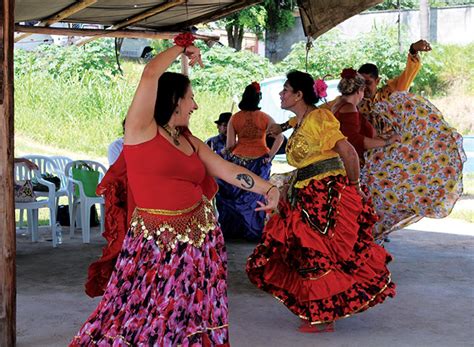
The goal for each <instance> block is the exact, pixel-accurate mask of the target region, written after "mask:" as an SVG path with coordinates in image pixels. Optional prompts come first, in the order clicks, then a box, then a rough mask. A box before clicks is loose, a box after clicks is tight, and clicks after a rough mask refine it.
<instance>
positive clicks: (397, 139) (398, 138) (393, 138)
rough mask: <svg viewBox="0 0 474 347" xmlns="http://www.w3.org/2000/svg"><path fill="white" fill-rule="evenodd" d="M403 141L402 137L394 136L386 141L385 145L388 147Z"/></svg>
mask: <svg viewBox="0 0 474 347" xmlns="http://www.w3.org/2000/svg"><path fill="white" fill-rule="evenodd" d="M401 140H402V137H401V136H400V135H398V134H394V135H392V136H390V137H389V138H388V139H387V140H386V141H385V145H386V146H388V145H391V144H393V143H395V142H400V141H401Z"/></svg>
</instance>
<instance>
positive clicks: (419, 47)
mask: <svg viewBox="0 0 474 347" xmlns="http://www.w3.org/2000/svg"><path fill="white" fill-rule="evenodd" d="M410 48H412V49H413V50H414V51H415V52H417V53H418V52H429V51H431V45H430V43H429V42H428V41H425V40H419V41H416V42H414V43H412V44H411V46H410Z"/></svg>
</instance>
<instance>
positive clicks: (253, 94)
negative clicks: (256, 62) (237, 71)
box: [239, 84, 262, 111]
mask: <svg viewBox="0 0 474 347" xmlns="http://www.w3.org/2000/svg"><path fill="white" fill-rule="evenodd" d="M261 98H262V93H260V92H257V89H255V86H254V85H253V84H249V85H248V86H247V87H245V90H244V93H243V94H242V100H241V101H240V102H239V108H240V109H241V110H242V111H256V110H260V107H258V104H259V103H260V99H261Z"/></svg>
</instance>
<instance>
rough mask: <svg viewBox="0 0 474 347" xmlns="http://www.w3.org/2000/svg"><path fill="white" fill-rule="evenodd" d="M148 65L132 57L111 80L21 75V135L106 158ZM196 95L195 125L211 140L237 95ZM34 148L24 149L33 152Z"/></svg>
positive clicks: (18, 105)
mask: <svg viewBox="0 0 474 347" xmlns="http://www.w3.org/2000/svg"><path fill="white" fill-rule="evenodd" d="M142 69H143V65H140V64H136V63H132V62H127V63H126V64H124V71H125V76H124V77H120V78H116V79H115V80H113V81H112V82H111V83H109V84H104V83H103V82H102V81H99V80H95V79H94V78H89V79H88V81H87V82H83V81H79V80H62V79H54V78H53V77H51V76H48V75H36V76H34V77H33V76H32V75H26V76H20V77H17V78H16V80H15V85H16V88H15V134H16V135H17V136H19V137H20V138H27V139H31V140H33V141H35V142H37V143H40V144H48V145H49V146H51V147H55V148H59V149H62V150H66V151H70V152H73V153H84V154H85V155H89V156H93V157H105V156H106V154H107V146H108V145H109V144H110V143H111V142H112V141H113V140H115V139H116V138H117V137H120V136H121V132H122V130H121V122H122V120H123V118H124V117H125V115H126V113H127V110H128V107H129V105H130V103H131V100H132V97H133V94H134V92H135V88H136V85H137V83H138V79H139V77H140V74H141V70H142ZM196 100H197V102H198V105H199V109H198V110H197V111H196V112H195V113H194V114H193V115H192V118H191V124H190V127H191V131H192V132H193V133H194V134H195V135H196V136H197V137H199V138H201V139H203V140H205V139H207V138H208V137H210V136H211V135H214V134H216V132H217V130H216V128H215V124H214V122H213V121H214V120H215V119H217V117H218V115H219V113H221V112H225V111H230V107H231V105H232V99H231V97H226V96H221V95H217V94H214V93H209V92H204V93H196ZM24 142H25V143H24V145H25V146H26V147H28V144H27V141H24ZM30 147H34V145H33V146H30ZM33 149H34V148H24V149H20V151H21V152H23V153H28V152H32V150H33Z"/></svg>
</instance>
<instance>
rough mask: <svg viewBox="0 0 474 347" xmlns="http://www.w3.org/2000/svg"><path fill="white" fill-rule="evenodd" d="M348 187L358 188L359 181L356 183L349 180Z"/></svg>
mask: <svg viewBox="0 0 474 347" xmlns="http://www.w3.org/2000/svg"><path fill="white" fill-rule="evenodd" d="M349 185H350V186H358V185H360V179H359V180H357V181H351V180H349Z"/></svg>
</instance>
